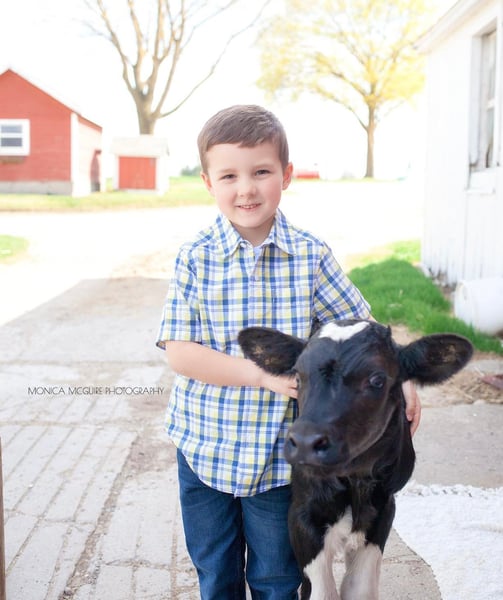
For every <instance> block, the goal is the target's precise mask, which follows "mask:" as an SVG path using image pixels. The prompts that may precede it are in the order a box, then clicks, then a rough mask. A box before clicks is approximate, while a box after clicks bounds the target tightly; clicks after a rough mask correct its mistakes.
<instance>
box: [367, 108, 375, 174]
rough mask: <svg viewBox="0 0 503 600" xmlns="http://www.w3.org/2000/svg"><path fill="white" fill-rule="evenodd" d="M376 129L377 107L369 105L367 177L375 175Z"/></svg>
mask: <svg viewBox="0 0 503 600" xmlns="http://www.w3.org/2000/svg"><path fill="white" fill-rule="evenodd" d="M375 129H376V122H375V109H374V108H373V107H371V106H369V122H368V126H367V129H366V131H367V169H366V172H365V177H368V178H370V179H373V177H374V133H375Z"/></svg>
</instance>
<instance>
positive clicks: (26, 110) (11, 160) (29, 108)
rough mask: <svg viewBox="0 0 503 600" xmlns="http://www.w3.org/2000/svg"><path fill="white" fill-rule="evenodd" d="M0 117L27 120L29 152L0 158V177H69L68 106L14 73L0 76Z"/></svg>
mask: <svg viewBox="0 0 503 600" xmlns="http://www.w3.org/2000/svg"><path fill="white" fill-rule="evenodd" d="M0 98H1V103H0V118H3V119H29V120H30V138H31V144H30V154H29V156H21V157H1V158H0V181H22V180H28V181H41V182H44V181H69V180H70V174H71V167H70V115H71V110H70V109H69V108H68V107H66V106H65V105H63V104H61V103H60V102H58V101H57V100H55V99H54V98H52V97H51V96H49V95H48V94H46V93H45V92H43V91H42V90H40V89H39V88H37V87H35V86H34V85H32V84H31V83H29V82H28V81H26V80H25V79H23V78H22V77H20V76H19V75H17V74H16V73H14V72H12V71H6V72H5V73H4V74H3V75H1V76H0Z"/></svg>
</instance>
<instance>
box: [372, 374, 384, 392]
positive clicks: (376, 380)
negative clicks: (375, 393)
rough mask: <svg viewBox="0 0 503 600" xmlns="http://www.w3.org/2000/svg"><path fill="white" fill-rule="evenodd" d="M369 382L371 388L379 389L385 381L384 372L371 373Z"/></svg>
mask: <svg viewBox="0 0 503 600" xmlns="http://www.w3.org/2000/svg"><path fill="white" fill-rule="evenodd" d="M369 383H370V385H371V386H372V387H373V388H377V389H381V388H383V387H384V384H385V383H386V375H385V374H384V373H373V374H372V375H371V376H370V377H369Z"/></svg>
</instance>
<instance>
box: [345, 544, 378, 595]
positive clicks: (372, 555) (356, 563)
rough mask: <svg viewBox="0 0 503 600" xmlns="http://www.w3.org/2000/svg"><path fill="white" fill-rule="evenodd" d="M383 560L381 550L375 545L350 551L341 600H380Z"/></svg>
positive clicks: (347, 553)
mask: <svg viewBox="0 0 503 600" xmlns="http://www.w3.org/2000/svg"><path fill="white" fill-rule="evenodd" d="M381 560H382V553H381V549H380V548H379V546H376V545H375V544H371V543H370V544H363V545H362V546H359V547H357V548H351V549H350V550H348V551H347V552H346V574H345V575H344V579H343V580H342V585H341V600H378V598H379V575H380V572H381Z"/></svg>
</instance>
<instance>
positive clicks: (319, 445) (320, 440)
mask: <svg viewBox="0 0 503 600" xmlns="http://www.w3.org/2000/svg"><path fill="white" fill-rule="evenodd" d="M329 446H330V442H329V441H328V437H327V436H326V435H320V436H318V437H317V438H316V439H315V440H314V442H313V450H314V451H315V452H316V453H321V452H326V451H327V450H328V448H329Z"/></svg>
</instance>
